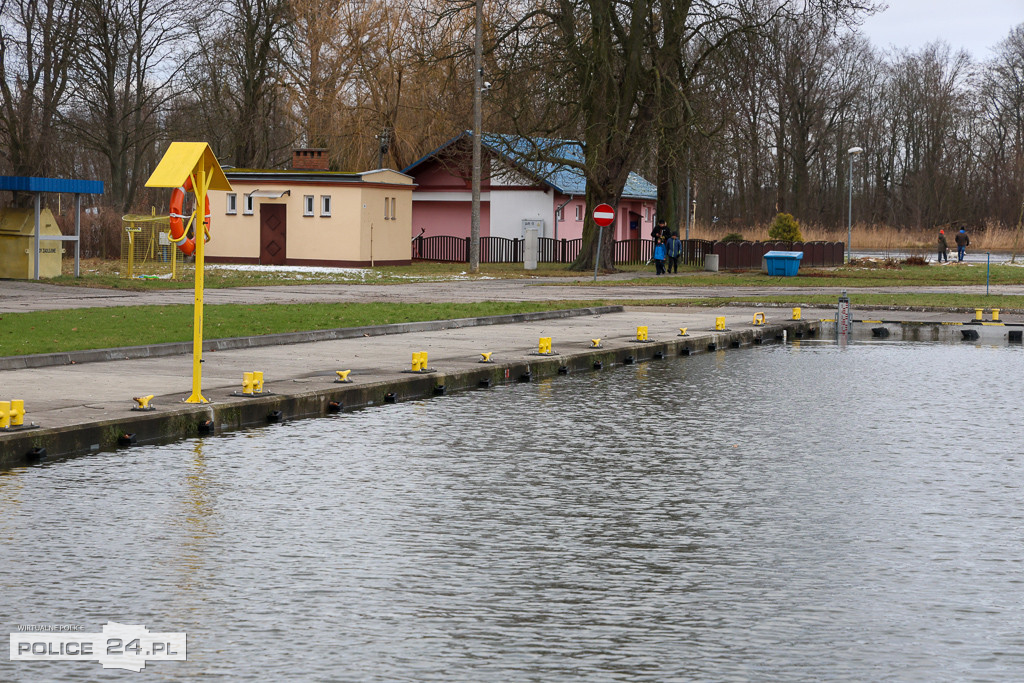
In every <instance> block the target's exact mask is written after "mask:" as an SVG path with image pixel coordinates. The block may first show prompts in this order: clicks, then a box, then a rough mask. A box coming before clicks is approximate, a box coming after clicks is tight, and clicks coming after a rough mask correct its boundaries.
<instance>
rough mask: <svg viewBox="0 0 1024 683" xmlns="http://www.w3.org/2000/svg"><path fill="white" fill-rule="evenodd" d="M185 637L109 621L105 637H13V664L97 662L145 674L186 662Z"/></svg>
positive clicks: (29, 634)
mask: <svg viewBox="0 0 1024 683" xmlns="http://www.w3.org/2000/svg"><path fill="white" fill-rule="evenodd" d="M185 641H186V638H185V634H184V633H151V632H150V630H149V629H148V628H146V627H145V626H143V625H142V624H118V623H117V622H114V621H108V622H107V623H106V624H105V625H104V626H103V632H102V633H78V632H70V633H65V632H51V631H42V632H19V633H12V634H11V660H12V661H43V660H49V661H52V660H71V661H95V662H99V663H100V664H102V665H103V668H104V669H127V670H128V671H142V670H143V669H145V668H146V664H147V663H148V662H150V661H166V660H178V661H184V660H185V659H186V649H185Z"/></svg>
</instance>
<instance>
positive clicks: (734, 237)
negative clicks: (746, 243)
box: [718, 232, 743, 242]
mask: <svg viewBox="0 0 1024 683" xmlns="http://www.w3.org/2000/svg"><path fill="white" fill-rule="evenodd" d="M718 241H719V242H742V241H743V235H741V234H739V233H738V232H730V233H729V234H728V235H726V236H725V237H723V238H722V239H720V240H718Z"/></svg>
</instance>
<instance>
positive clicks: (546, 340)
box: [537, 337, 551, 355]
mask: <svg viewBox="0 0 1024 683" xmlns="http://www.w3.org/2000/svg"><path fill="white" fill-rule="evenodd" d="M537 353H540V354H544V355H548V354H550V353H551V337H541V338H540V341H539V342H538V344H537Z"/></svg>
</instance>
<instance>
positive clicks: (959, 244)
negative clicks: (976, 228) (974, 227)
mask: <svg viewBox="0 0 1024 683" xmlns="http://www.w3.org/2000/svg"><path fill="white" fill-rule="evenodd" d="M970 243H971V238H970V237H968V236H967V231H966V230H964V229H963V228H960V232H958V233H957V234H956V260H957V262H960V261H963V260H964V256H966V255H967V245H969V244H970Z"/></svg>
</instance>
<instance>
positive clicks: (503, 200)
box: [490, 188, 554, 239]
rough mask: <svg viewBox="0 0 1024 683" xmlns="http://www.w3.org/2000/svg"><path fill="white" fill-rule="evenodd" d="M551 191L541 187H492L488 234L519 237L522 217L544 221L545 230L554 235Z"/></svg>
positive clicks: (546, 232) (521, 230)
mask: <svg viewBox="0 0 1024 683" xmlns="http://www.w3.org/2000/svg"><path fill="white" fill-rule="evenodd" d="M551 194H552V193H551V192H543V191H541V190H500V189H498V188H491V233H490V234H491V235H493V236H495V237H507V238H509V239H519V238H520V237H522V236H523V219H539V220H542V221H544V234H542V235H538V237H552V236H553V235H554V225H553V223H552V219H553V216H554V213H553V209H552V206H551Z"/></svg>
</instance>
